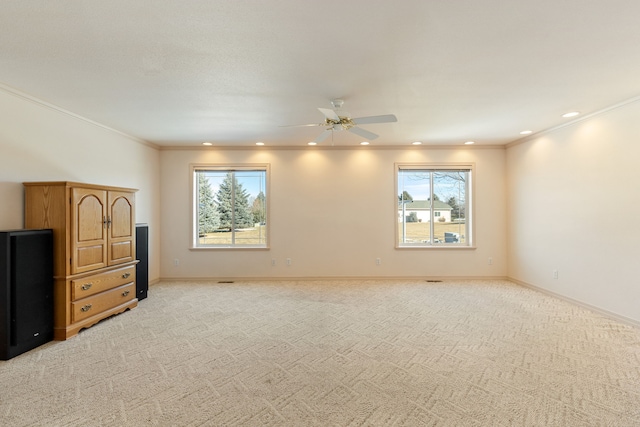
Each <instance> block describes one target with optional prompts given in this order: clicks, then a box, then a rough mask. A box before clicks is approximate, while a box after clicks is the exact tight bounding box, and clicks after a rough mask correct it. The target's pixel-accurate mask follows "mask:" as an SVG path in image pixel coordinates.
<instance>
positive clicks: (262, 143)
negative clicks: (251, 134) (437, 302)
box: [256, 142, 264, 145]
mask: <svg viewBox="0 0 640 427" xmlns="http://www.w3.org/2000/svg"><path fill="white" fill-rule="evenodd" d="M256 145H264V142H256Z"/></svg>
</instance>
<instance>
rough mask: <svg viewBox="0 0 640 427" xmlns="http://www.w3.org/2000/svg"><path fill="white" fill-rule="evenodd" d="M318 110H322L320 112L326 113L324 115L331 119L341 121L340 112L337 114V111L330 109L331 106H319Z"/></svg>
mask: <svg viewBox="0 0 640 427" xmlns="http://www.w3.org/2000/svg"><path fill="white" fill-rule="evenodd" d="M318 110H320V112H321V113H322V114H324V116H325V117H326V118H327V119H329V120H333V121H335V122H339V121H340V117H338V114H336V112H335V111H333V110H330V109H329V108H318Z"/></svg>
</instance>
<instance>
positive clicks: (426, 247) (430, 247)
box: [396, 245, 476, 251]
mask: <svg viewBox="0 0 640 427" xmlns="http://www.w3.org/2000/svg"><path fill="white" fill-rule="evenodd" d="M396 249H401V250H404V249H409V250H412V249H427V250H437V249H445V250H448V251H450V250H461V249H462V250H475V249H476V246H437V245H432V246H417V245H416V246H396Z"/></svg>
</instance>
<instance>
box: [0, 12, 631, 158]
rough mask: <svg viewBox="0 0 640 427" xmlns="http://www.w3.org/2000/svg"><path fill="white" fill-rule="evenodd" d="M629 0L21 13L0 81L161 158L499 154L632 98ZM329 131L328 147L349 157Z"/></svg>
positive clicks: (6, 35)
mask: <svg viewBox="0 0 640 427" xmlns="http://www.w3.org/2000/svg"><path fill="white" fill-rule="evenodd" d="M639 19H640V1H637V0H588V1H585V0H528V1H514V0H448V1H445V0H406V1H405V0H396V1H390V0H347V1H345V0H323V1H319V0H318V1H313V0H262V1H258V0H233V1H230V0H201V1H194V0H183V1H175V0H109V1H105V0H83V1H72V0H30V1H3V2H2V5H1V8H0V83H2V84H3V85H5V86H8V87H10V88H12V89H15V90H17V91H20V92H22V93H24V94H27V95H30V96H33V97H35V98H38V99H41V100H43V101H45V102H47V103H50V104H53V105H56V106H59V107H60V108H62V109H65V110H68V111H71V112H73V113H76V114H78V115H81V116H83V117H86V118H88V119H91V120H93V121H96V122H98V123H101V124H103V125H106V126H109V127H112V128H114V129H117V130H119V131H121V132H124V133H127V134H129V135H132V136H135V137H138V138H141V139H144V140H146V141H149V142H152V143H154V144H158V145H162V146H164V145H167V146H181V145H194V146H195V145H200V143H202V142H203V141H211V142H213V143H214V145H216V146H217V145H224V146H236V145H239V146H247V145H253V144H255V142H256V141H264V143H265V144H266V145H268V146H282V145H298V146H303V145H306V143H307V142H308V141H310V140H312V139H314V138H315V137H316V136H317V135H318V134H320V133H321V132H322V130H323V128H320V127H299V128H288V127H280V126H281V125H290V124H306V123H320V122H322V121H323V118H324V117H323V116H322V114H321V113H320V112H319V111H318V110H317V107H323V108H331V105H330V103H329V101H330V100H331V99H334V98H342V99H344V100H345V105H344V109H345V110H347V111H349V112H350V113H351V115H352V116H353V117H361V116H369V115H381V114H390V113H391V114H395V115H396V116H397V117H398V122H397V123H387V124H372V125H366V126H362V127H363V128H365V129H367V130H369V131H372V132H375V133H378V134H380V137H379V138H378V139H376V140H374V141H373V142H372V144H375V145H386V146H388V145H408V144H410V143H411V142H413V141H423V142H424V144H437V145H459V144H462V143H463V142H465V141H468V140H474V141H476V142H477V144H506V143H509V142H511V141H514V140H517V139H519V138H522V136H521V135H519V132H520V131H522V130H525V129H530V130H532V131H534V132H540V131H542V130H544V129H548V128H551V127H555V126H558V125H561V124H563V123H565V122H566V121H567V119H564V118H562V117H560V116H561V114H563V113H565V112H568V111H572V110H578V111H580V112H581V113H582V114H583V115H584V114H589V113H593V112H595V111H598V110H601V109H604V108H607V107H609V106H611V105H615V104H617V103H620V102H624V101H625V100H629V99H632V98H635V97H638V96H639V95H640V24H639ZM360 141H361V138H360V137H358V136H357V135H354V134H352V133H349V132H336V133H335V135H334V138H333V142H332V141H331V139H328V140H327V141H324V142H323V143H322V144H323V145H328V144H332V143H333V144H335V145H337V146H342V145H344V146H346V145H356V144H358V143H359V142H360Z"/></svg>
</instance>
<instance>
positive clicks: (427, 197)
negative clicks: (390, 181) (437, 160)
mask: <svg viewBox="0 0 640 427" xmlns="http://www.w3.org/2000/svg"><path fill="white" fill-rule="evenodd" d="M472 172H473V165H471V164H469V165H440V164H438V165H430V164H396V184H397V185H396V189H397V193H396V200H395V203H396V207H397V212H398V215H397V227H396V231H397V232H396V236H397V240H396V246H397V247H399V248H403V247H460V246H463V247H469V246H471V245H472V235H471V233H472V219H473V218H472V215H471V214H472V209H471V194H472V187H471V185H472V175H473V174H472Z"/></svg>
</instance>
